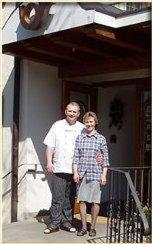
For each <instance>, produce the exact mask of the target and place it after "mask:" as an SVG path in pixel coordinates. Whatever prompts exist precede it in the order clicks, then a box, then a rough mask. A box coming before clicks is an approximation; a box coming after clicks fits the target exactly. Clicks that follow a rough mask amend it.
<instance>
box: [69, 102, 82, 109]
mask: <svg viewBox="0 0 152 244" xmlns="http://www.w3.org/2000/svg"><path fill="white" fill-rule="evenodd" d="M69 105H72V106H76V107H78V109H79V111H80V106H79V104H78V103H77V102H70V103H68V104H67V106H66V109H67V107H68V106H69Z"/></svg>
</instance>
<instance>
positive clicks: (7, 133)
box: [2, 55, 14, 222]
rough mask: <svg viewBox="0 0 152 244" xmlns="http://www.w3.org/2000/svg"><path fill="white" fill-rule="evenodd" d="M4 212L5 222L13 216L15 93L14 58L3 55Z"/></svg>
mask: <svg viewBox="0 0 152 244" xmlns="http://www.w3.org/2000/svg"><path fill="white" fill-rule="evenodd" d="M2 71H3V73H2V90H3V98H2V102H3V106H2V125H3V130H2V136H3V144H2V154H3V157H2V158H3V164H2V213H3V222H7V221H8V220H9V221H10V218H11V176H12V174H11V170H12V165H11V161H12V153H11V152H12V125H13V95H14V58H13V57H11V56H8V55H2Z"/></svg>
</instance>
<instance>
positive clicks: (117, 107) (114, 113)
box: [109, 98, 124, 130]
mask: <svg viewBox="0 0 152 244" xmlns="http://www.w3.org/2000/svg"><path fill="white" fill-rule="evenodd" d="M123 115H124V104H123V102H122V101H121V99H119V98H114V99H113V101H112V102H111V103H110V111H109V116H110V118H111V120H110V123H109V128H111V127H112V126H116V127H117V129H118V130H120V129H121V128H122V125H123V120H122V119H123Z"/></svg>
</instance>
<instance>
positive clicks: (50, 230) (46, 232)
mask: <svg viewBox="0 0 152 244" xmlns="http://www.w3.org/2000/svg"><path fill="white" fill-rule="evenodd" d="M57 231H59V227H49V228H46V229H45V230H44V234H51V233H53V232H57Z"/></svg>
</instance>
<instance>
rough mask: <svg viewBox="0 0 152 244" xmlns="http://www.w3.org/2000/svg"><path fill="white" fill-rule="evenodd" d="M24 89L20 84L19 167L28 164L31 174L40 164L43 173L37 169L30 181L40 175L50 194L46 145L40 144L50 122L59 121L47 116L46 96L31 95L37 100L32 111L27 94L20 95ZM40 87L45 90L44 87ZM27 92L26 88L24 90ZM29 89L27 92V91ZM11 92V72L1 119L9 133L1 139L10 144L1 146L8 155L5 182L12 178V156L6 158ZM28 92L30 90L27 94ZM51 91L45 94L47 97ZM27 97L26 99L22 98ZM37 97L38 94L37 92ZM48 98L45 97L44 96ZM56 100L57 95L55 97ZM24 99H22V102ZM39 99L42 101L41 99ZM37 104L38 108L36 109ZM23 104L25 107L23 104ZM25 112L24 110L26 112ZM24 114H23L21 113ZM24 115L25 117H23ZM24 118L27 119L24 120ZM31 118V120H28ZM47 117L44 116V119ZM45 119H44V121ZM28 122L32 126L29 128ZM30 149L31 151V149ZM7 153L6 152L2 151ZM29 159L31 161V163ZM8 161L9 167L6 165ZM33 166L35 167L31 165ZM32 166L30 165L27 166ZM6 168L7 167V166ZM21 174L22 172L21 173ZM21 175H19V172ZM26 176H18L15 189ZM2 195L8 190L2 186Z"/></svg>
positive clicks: (50, 115)
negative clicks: (46, 168)
mask: <svg viewBox="0 0 152 244" xmlns="http://www.w3.org/2000/svg"><path fill="white" fill-rule="evenodd" d="M22 85H23V87H22ZM24 85H25V84H21V93H20V103H21V104H20V124H19V127H20V128H19V130H20V142H21V144H20V163H21V164H20V165H19V167H22V163H23V164H27V166H28V168H29V169H30V168H31V169H32V170H33V167H35V165H36V164H40V165H41V166H42V170H39V169H38V172H36V173H34V172H33V171H32V172H29V173H32V174H33V177H35V175H36V174H41V175H42V177H41V180H42V181H47V182H48V185H49V188H50V191H51V177H50V174H48V173H47V172H46V171H45V145H44V144H43V140H44V138H45V135H46V133H47V132H48V130H49V128H50V127H51V125H52V124H50V121H53V122H55V121H56V120H57V119H60V118H58V117H57V116H56V115H54V114H51V113H50V110H51V109H50V107H49V105H48V99H47V98H46V97H45V96H41V97H40V96H39V94H37V95H35V94H33V96H36V99H37V100H36V101H34V102H35V104H34V107H32V103H31V102H30V101H29V100H30V96H29V94H28V93H26V92H27V90H26V89H25V92H24V93H23V89H24ZM43 86H45V85H44V84H43ZM25 88H26V87H25ZM28 89H29V88H28ZM13 90H14V70H12V72H11V74H10V76H9V78H8V80H7V83H6V85H5V87H4V90H3V118H2V122H3V123H2V124H3V128H4V129H5V128H6V129H7V128H9V129H10V131H9V133H6V134H5V135H6V137H5V138H4V137H3V139H4V140H5V142H6V141H7V142H8V141H10V143H9V144H7V145H6V143H5V142H4V141H3V142H4V144H3V145H4V147H5V148H6V149H7V147H8V149H9V152H8V149H7V153H5V154H6V155H4V158H3V167H4V170H3V172H4V178H5V180H6V181H8V179H9V178H8V175H9V177H10V175H11V156H10V159H9V157H8V154H9V155H11V153H12V151H11V150H10V148H11V145H12V144H11V143H12V138H11V136H12V125H13V94H14V92H13ZM28 92H29V90H28ZM49 92H50V91H48V93H49ZM25 93H26V95H25ZM36 93H37V92H36ZM41 95H42V91H41ZM47 96H48V95H47ZM55 96H56V94H55ZM23 97H24V98H23ZM40 98H41V99H40ZM56 99H58V97H56ZM54 100H55V99H54V98H52V104H51V106H54V107H55V106H56V104H55V103H56V100H55V101H54ZM37 101H38V105H37V106H36V104H37ZM24 102H25V103H24ZM31 107H32V108H31ZM26 109H27V110H26ZM24 110H26V111H24ZM29 110H30V114H29ZM26 112H27V113H26ZM26 115H27V116H26ZM29 115H30V117H32V120H31V118H29ZM45 115H47V116H45ZM27 117H28V118H27ZM43 118H44V119H43ZM31 121H33V122H32V125H31ZM31 145H32V148H31ZM33 151H34V157H33V158H31V155H30V154H33ZM5 152H6V150H5ZM26 154H29V155H30V156H29V160H31V162H29V161H28V162H27V158H25V155H26ZM30 158H31V159H30ZM9 161H10V163H9ZM33 162H34V163H33ZM35 162H36V163H35ZM30 163H31V165H32V166H31V165H30ZM8 164H9V166H8ZM23 171H24V169H23ZM20 172H21V171H20ZM25 176H26V172H25V171H24V172H23V175H22V176H21V179H19V182H18V185H19V184H21V183H22V181H23V179H24V178H25ZM3 189H4V194H3V196H4V197H5V196H6V195H8V193H10V191H11V189H9V190H8V189H7V190H6V191H5V189H6V187H5V186H4V188H3Z"/></svg>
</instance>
